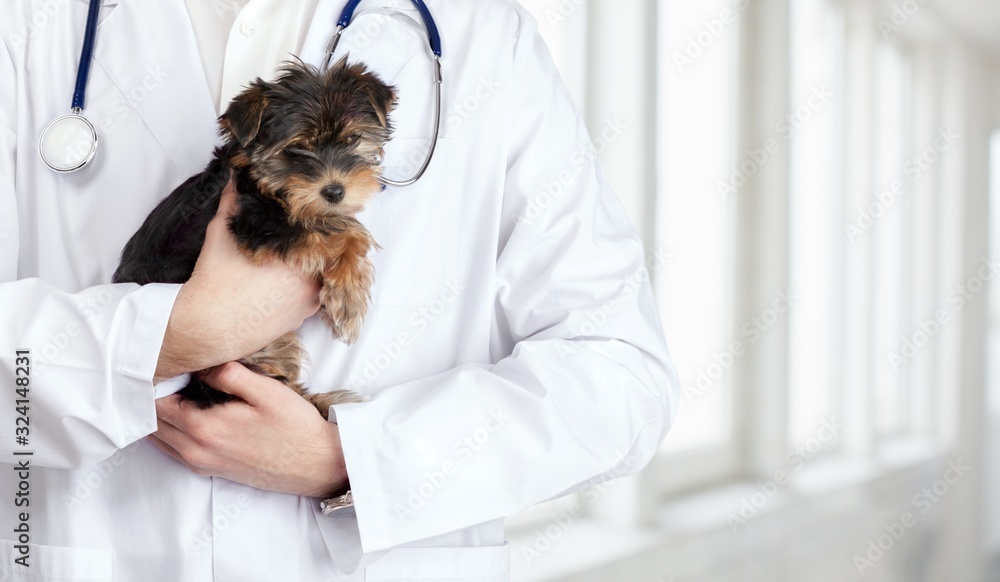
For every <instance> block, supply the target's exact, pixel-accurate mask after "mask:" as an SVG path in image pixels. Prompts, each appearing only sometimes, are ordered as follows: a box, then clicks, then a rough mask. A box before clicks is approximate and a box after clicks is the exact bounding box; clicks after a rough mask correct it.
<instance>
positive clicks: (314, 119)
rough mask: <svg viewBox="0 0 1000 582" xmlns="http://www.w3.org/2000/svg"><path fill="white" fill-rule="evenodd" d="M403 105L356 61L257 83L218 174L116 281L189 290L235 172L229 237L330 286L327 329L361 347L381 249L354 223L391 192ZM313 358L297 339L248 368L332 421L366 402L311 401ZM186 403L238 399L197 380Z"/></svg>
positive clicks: (165, 206) (178, 193)
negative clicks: (343, 407) (386, 174)
mask: <svg viewBox="0 0 1000 582" xmlns="http://www.w3.org/2000/svg"><path fill="white" fill-rule="evenodd" d="M395 102H396V92H395V89H394V88H393V87H390V86H388V85H386V84H385V83H383V82H382V81H381V80H380V79H379V78H378V76H377V75H375V74H374V73H372V72H370V71H368V70H367V69H366V68H365V67H364V65H360V64H354V65H348V64H347V60H346V58H344V59H341V60H340V61H339V62H337V63H336V64H335V65H334V66H332V67H331V68H330V69H329V70H327V71H320V70H318V69H316V68H314V67H312V66H309V65H306V64H304V63H288V64H286V66H284V67H283V68H282V70H281V73H280V76H279V77H278V79H277V80H275V81H274V82H270V83H269V82H264V81H262V80H260V79H258V80H256V81H255V82H253V83H252V84H251V85H250V86H249V87H248V88H247V89H246V90H245V91H243V92H242V93H240V94H239V95H238V96H236V97H235V98H234V99H233V101H232V103H231V104H230V105H229V107H228V108H227V110H226V112H225V113H224V114H223V115H222V116H221V117H220V118H219V125H220V130H221V133H222V136H223V138H224V140H225V143H224V145H223V146H221V147H219V148H217V149H216V151H215V155H214V158H213V159H212V161H211V163H209V165H208V168H207V169H206V170H205V171H204V172H202V173H200V174H197V175H195V176H192V177H191V178H190V179H188V180H187V181H186V182H184V183H183V184H181V185H180V186H179V187H177V189H176V190H174V191H173V192H172V193H171V194H170V195H169V196H168V197H167V198H165V199H164V200H163V201H162V202H160V204H159V205H157V206H156V208H155V209H154V210H153V211H152V213H151V214H150V215H149V217H147V218H146V221H145V222H144V223H143V225H142V226H141V227H140V228H139V230H138V232H136V233H135V235H133V236H132V238H131V240H129V241H128V244H126V246H125V249H124V251H123V252H122V257H121V262H120V263H119V266H118V269H117V271H116V272H115V274H114V278H113V281H114V282H115V283H126V282H134V283H139V284H141V285H145V284H147V283H184V282H186V281H187V280H188V279H189V278H190V277H191V273H192V272H193V271H194V266H195V263H196V261H197V259H198V255H199V254H200V252H201V248H202V245H203V244H204V242H205V232H206V229H207V227H208V223H209V221H211V220H212V217H213V216H214V215H215V213H216V211H217V210H218V207H219V199H220V197H221V194H222V190H223V188H224V187H225V186H226V184H227V182H228V181H229V179H230V173H232V176H233V179H234V184H235V186H236V190H237V192H238V194H237V200H238V205H239V209H238V211H237V212H236V214H234V215H233V216H231V217H230V218H229V222H228V226H229V230H230V231H231V232H232V234H233V236H234V238H235V239H236V241H237V243H238V245H239V247H240V249H241V250H242V251H243V252H244V253H245V254H246V256H247V257H249V258H251V259H252V260H254V261H258V262H260V261H263V260H265V259H267V258H276V259H280V260H283V261H285V262H286V263H287V264H288V265H290V266H292V267H293V268H296V269H299V270H301V271H302V272H303V273H304V274H306V275H308V276H310V277H314V278H316V279H317V280H320V281H322V292H321V302H322V307H321V313H322V317H323V320H324V322H325V323H326V324H327V326H329V327H330V329H331V330H332V331H333V334H334V335H335V336H336V337H338V338H340V339H341V340H343V341H345V342H347V343H352V342H353V341H354V340H356V339H357V337H358V333H359V332H360V329H361V324H362V322H363V320H364V317H365V312H366V311H367V308H368V300H369V295H370V289H371V285H372V280H373V278H374V272H373V269H372V265H371V263H370V262H369V260H368V258H367V255H368V252H369V251H370V250H371V249H372V248H373V247H376V245H375V241H374V240H372V237H371V235H370V234H369V233H368V231H367V229H366V228H365V227H364V226H363V225H362V224H361V223H360V222H358V221H357V219H356V218H355V217H354V216H355V214H356V213H357V212H359V211H360V210H361V209H362V208H363V207H364V206H365V204H366V203H367V202H368V200H369V199H370V198H371V197H372V196H373V195H374V194H375V193H377V192H379V191H380V190H381V188H382V187H381V184H380V183H379V176H380V173H381V166H380V164H381V160H382V154H383V148H384V146H385V144H386V142H387V141H388V140H389V138H390V136H391V133H392V127H391V125H390V123H389V113H390V111H391V110H392V108H393V107H394V106H395ZM303 357H304V352H303V350H302V346H301V345H300V343H299V341H298V337H297V336H296V334H295V333H294V332H293V333H289V334H287V335H285V336H283V337H282V338H280V339H279V340H278V341H276V342H274V343H273V344H271V345H269V346H267V347H265V348H264V349H263V350H261V351H259V352H257V353H255V354H252V355H250V356H248V357H246V358H244V359H242V360H240V362H241V363H243V364H244V365H246V366H247V367H249V368H250V369H252V370H255V371H256V372H258V373H261V374H265V375H267V376H270V377H272V378H276V379H278V380H280V381H281V382H283V383H285V384H286V385H288V386H289V387H290V388H292V389H293V390H295V391H296V392H298V393H299V394H301V395H302V396H303V397H304V398H306V399H307V400H309V401H310V402H311V403H312V404H314V405H315V406H316V408H317V409H319V411H320V413H321V414H322V415H323V417H324V418H326V417H327V412H328V410H329V407H330V405H332V404H338V403H342V402H356V401H358V400H360V398H359V397H358V396H357V395H356V394H354V393H353V392H350V391H346V390H339V391H334V392H326V393H322V394H308V393H306V392H305V390H304V388H303V386H302V384H301V383H300V381H299V371H300V367H301V362H302V359H303ZM179 394H180V395H181V397H182V398H185V399H188V400H191V401H193V402H195V403H196V404H197V405H198V406H200V407H202V408H208V407H209V406H212V405H214V404H218V403H222V402H227V401H230V400H233V399H234V397H233V396H231V395H229V394H226V393H224V392H220V391H217V390H215V389H213V388H211V387H209V386H208V385H206V384H204V383H203V382H202V381H201V380H199V379H198V377H197V376H196V375H193V376H192V380H191V382H190V383H189V384H188V385H187V387H185V388H184V389H183V390H181V391H180V392H179Z"/></svg>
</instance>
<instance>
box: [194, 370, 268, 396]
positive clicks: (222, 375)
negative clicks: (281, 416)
mask: <svg viewBox="0 0 1000 582" xmlns="http://www.w3.org/2000/svg"><path fill="white" fill-rule="evenodd" d="M268 379H269V378H266V377H265V376H261V375H260V374H257V373H256V372H254V371H253V370H251V369H250V368H247V367H246V366H244V365H243V364H241V363H239V362H227V363H225V364H221V365H219V366H216V367H214V368H212V370H211V371H210V372H209V373H208V375H206V376H205V378H204V382H205V383H206V384H208V385H209V386H211V387H212V388H215V389H216V390H219V391H222V392H225V393H226V394H232V395H233V396H235V397H237V398H240V399H242V400H244V401H246V403H247V404H249V405H251V406H257V405H258V404H260V403H261V402H265V401H267V400H268V395H269V392H270V389H271V382H266V381H262V380H268Z"/></svg>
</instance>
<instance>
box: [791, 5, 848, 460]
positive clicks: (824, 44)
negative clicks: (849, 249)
mask: <svg viewBox="0 0 1000 582" xmlns="http://www.w3.org/2000/svg"><path fill="white" fill-rule="evenodd" d="M791 11H792V14H791V21H792V27H791V29H792V38H791V74H790V79H789V85H790V102H791V111H790V115H791V118H790V119H789V120H788V121H787V122H786V124H785V125H783V126H782V128H783V131H781V132H780V133H782V134H787V135H780V136H779V139H787V140H788V141H790V146H789V147H790V148H791V176H790V179H791V192H790V204H791V208H790V217H789V220H790V223H791V224H790V226H791V232H790V239H791V241H790V245H789V263H790V264H789V269H790V277H789V280H790V284H789V290H788V292H789V294H791V295H792V300H791V303H792V305H791V309H790V312H789V316H788V317H789V351H790V353H789V414H788V418H789V426H788V444H789V446H790V447H794V446H796V445H797V444H799V443H803V442H806V441H807V440H808V439H809V438H810V437H812V436H813V435H815V434H816V430H817V428H818V427H819V426H821V424H822V422H823V420H824V419H829V418H842V417H843V416H842V414H843V392H842V390H841V386H843V376H842V374H841V370H842V366H841V361H842V355H843V352H842V351H841V349H842V346H843V342H842V338H843V334H844V330H843V327H842V324H843V321H844V317H843V310H844V306H843V293H842V290H843V274H842V270H843V260H844V256H843V246H844V245H845V244H849V243H848V241H847V240H846V239H845V234H844V229H843V227H842V224H841V223H842V217H841V211H840V209H841V208H842V206H843V204H842V202H843V198H842V192H843V189H844V187H845V184H844V182H843V179H842V176H843V174H844V172H843V165H844V159H843V155H842V152H843V144H844V135H843V127H844V124H843V109H844V83H843V80H842V78H841V77H842V74H843V54H844V46H843V44H844V28H843V27H844V23H843V19H842V15H841V13H840V10H839V6H838V5H837V4H835V3H833V2H830V0H800V1H797V2H794V3H792V5H791Z"/></svg>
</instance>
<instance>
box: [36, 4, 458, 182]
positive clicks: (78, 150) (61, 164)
mask: <svg viewBox="0 0 1000 582" xmlns="http://www.w3.org/2000/svg"><path fill="white" fill-rule="evenodd" d="M412 2H413V4H414V5H415V6H416V7H417V11H418V12H420V16H421V18H422V19H423V21H424V27H425V28H426V30H427V42H428V44H429V45H430V48H431V52H432V53H433V55H434V85H435V86H436V88H435V93H434V95H435V97H434V137H433V138H431V145H430V149H429V150H428V152H427V157H426V158H425V159H424V163H423V165H421V166H420V169H419V170H417V173H416V175H414V176H413V177H412V178H410V179H409V180H389V179H387V178H379V181H380V182H382V183H383V184H386V185H388V186H409V185H410V184H413V183H414V182H416V181H417V180H419V179H420V178H421V177H422V176H423V175H424V172H426V171H427V167H428V166H430V164H431V159H432V158H433V157H434V150H435V149H436V148H437V141H438V136H439V134H440V131H441V85H442V83H443V75H442V72H441V36H440V34H439V33H438V28H437V24H436V23H435V22H434V17H432V16H431V12H430V10H428V9H427V5H426V4H424V2H423V0H412ZM359 4H361V0H350V1H349V2H348V3H347V5H346V6H344V10H343V12H341V14H340V19H339V20H337V31H336V33H334V35H333V38H331V39H330V46H329V47H328V48H327V50H326V58H325V59H324V61H323V70H326V69H328V68H329V66H330V59H331V58H332V57H333V53H334V52H336V50H337V45H338V44H339V43H340V36H341V34H343V32H344V29H346V28H347V26H348V25H349V24H350V23H351V20H352V19H353V18H354V10H355V9H356V8H357V7H358V5H359ZM100 10H101V0H90V10H89V11H88V13H87V28H86V33H85V34H84V37H83V49H82V50H81V52H80V66H79V68H78V69H77V73H76V88H75V89H74V91H73V105H72V109H71V111H70V113H69V114H67V115H63V116H60V117H57V118H55V119H53V120H52V121H50V122H49V124H48V125H46V126H45V129H44V130H42V135H41V136H40V137H39V138H38V154H39V156H40V157H41V158H42V161H43V162H44V163H45V165H46V166H48V167H49V168H51V169H52V170H54V171H56V172H59V173H61V174H67V173H70V172H75V171H77V170H79V169H81V168H85V167H86V166H87V165H89V164H90V162H92V161H93V160H94V156H95V155H97V144H98V142H99V141H100V140H99V138H98V135H97V130H96V129H95V128H94V125H93V124H92V123H90V121H89V120H87V118H86V117H84V116H83V105H84V97H85V94H86V91H87V77H88V76H89V75H90V62H91V60H92V58H93V56H94V41H95V40H96V38H97V20H98V15H99V13H100Z"/></svg>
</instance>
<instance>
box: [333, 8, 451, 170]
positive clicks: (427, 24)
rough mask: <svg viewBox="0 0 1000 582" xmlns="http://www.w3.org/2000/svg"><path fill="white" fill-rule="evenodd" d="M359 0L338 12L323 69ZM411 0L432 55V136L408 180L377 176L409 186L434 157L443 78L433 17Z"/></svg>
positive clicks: (439, 128) (436, 30) (439, 38)
mask: <svg viewBox="0 0 1000 582" xmlns="http://www.w3.org/2000/svg"><path fill="white" fill-rule="evenodd" d="M361 1H362V0H349V2H348V3H347V5H346V6H344V10H343V12H341V13H340V19H338V20H337V31H336V32H335V33H334V35H333V38H331V39H330V46H329V47H328V48H327V49H326V59H325V60H324V62H323V68H324V69H327V68H328V67H329V66H330V59H331V58H333V53H334V52H336V51H337V45H338V44H340V36H341V34H343V32H344V29H346V28H347V27H348V26H349V25H350V24H351V20H352V19H353V18H354V10H355V9H356V8H357V7H358V4H361ZM412 2H413V5H414V6H416V8H417V12H419V13H420V17H421V18H422V19H423V21H424V28H425V29H426V30H427V43H428V44H429V45H430V49H431V53H432V54H433V55H434V85H435V92H434V136H433V137H432V138H431V142H430V147H429V149H428V151H427V157H425V158H424V163H423V165H421V166H420V169H419V170H417V173H416V174H414V176H413V177H412V178H410V179H408V180H390V179H388V178H385V177H379V182H381V183H382V184H385V185H386V186H409V185H411V184H413V183H415V182H416V181H417V180H419V179H420V178H421V177H422V176H423V175H424V172H426V171H427V168H428V166H430V165H431V160H432V159H433V158H434V151H435V149H437V142H438V136H439V135H440V133H441V85H442V84H443V79H444V75H443V74H442V72H441V34H440V33H439V32H438V27H437V24H436V23H435V22H434V17H433V16H431V11H430V10H428V8H427V5H426V4H424V2H423V0H412Z"/></svg>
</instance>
